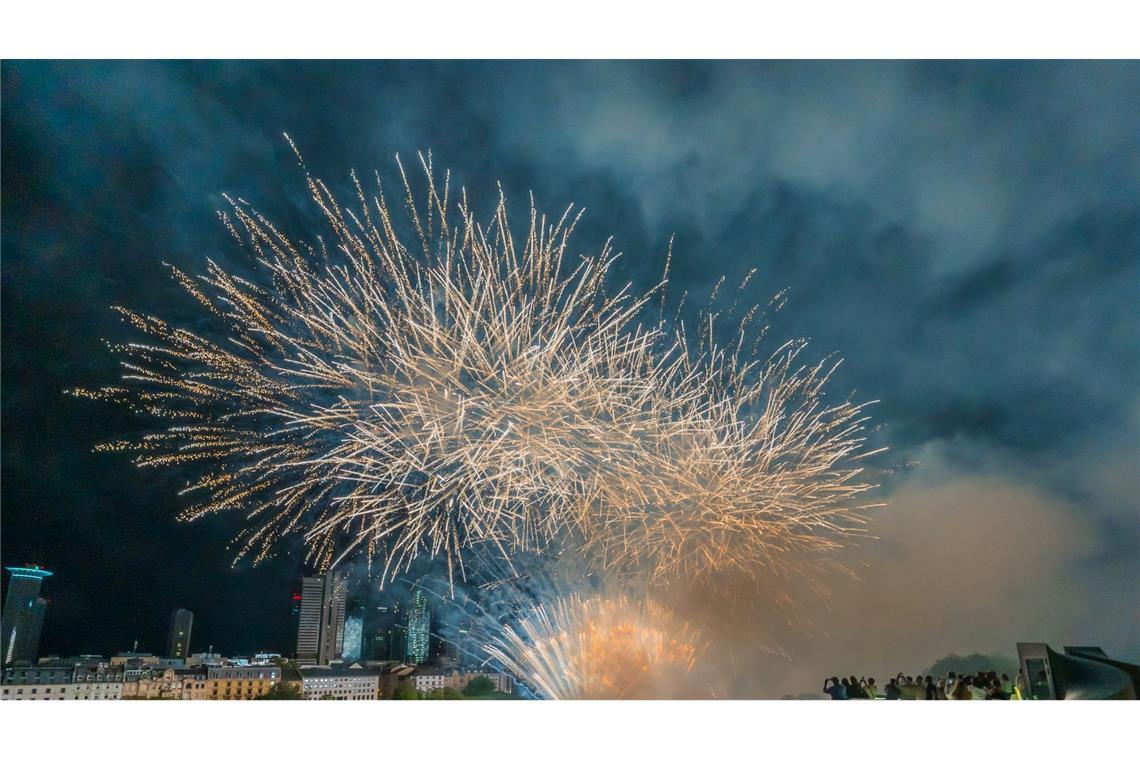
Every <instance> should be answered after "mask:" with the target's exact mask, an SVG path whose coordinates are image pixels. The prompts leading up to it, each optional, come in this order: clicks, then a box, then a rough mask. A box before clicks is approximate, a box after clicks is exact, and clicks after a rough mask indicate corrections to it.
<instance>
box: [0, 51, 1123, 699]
mask: <svg viewBox="0 0 1140 760" xmlns="http://www.w3.org/2000/svg"><path fill="white" fill-rule="evenodd" d="M1137 103H1140V66H1138V65H1137V64H1135V63H1113V62H1103V63H1019V62H993V63H909V62H882V63H842V62H836V63H810V62H776V63H756V64H753V63H528V62H503V63H497V62H484V63H418V62H417V63H412V62H409V63H392V64H389V63H344V62H293V63H269V64H261V63H253V62H233V63H131V62H125V63H85V62H63V63H51V62H5V63H4V64H3V103H2V106H3V108H2V143H3V146H2V150H3V153H2V193H3V196H2V201H3V207H2V235H3V238H2V242H3V251H2V253H3V269H2V276H3V293H2V330H3V335H2V338H3V361H2V371H3V376H2V402H3V420H2V423H3V441H2V443H3V445H2V455H3V471H2V489H3V491H2V500H3V501H2V510H3V512H2V519H3V522H2V527H3V536H2V538H3V544H2V551H3V561H4V563H5V564H11V563H23V562H37V563H41V564H44V565H46V566H47V567H48V568H50V569H52V570H53V571H55V573H56V575H55V577H53V578H51V579H50V580H49V581H48V582H47V583H46V584H45V587H44V591H45V594H46V595H47V596H48V597H50V599H51V602H52V605H51V607H50V609H49V611H48V615H47V621H46V624H45V628H44V635H43V645H42V646H41V653H48V652H59V653H64V654H74V653H79V652H102V653H111V652H114V651H118V650H121V649H125V648H128V647H129V646H130V644H131V642H132V641H133V640H134V639H136V638H137V639H138V640H139V643H140V647H141V648H149V649H156V650H157V649H160V648H161V647H162V645H163V641H164V637H165V627H166V620H167V616H168V615H169V613H170V610H171V609H173V608H174V607H178V606H183V607H188V608H190V609H192V610H194V612H195V624H194V642H193V645H194V646H193V648H194V649H195V650H200V649H204V648H205V647H206V646H207V645H208V644H214V645H215V648H216V649H219V650H222V651H225V652H230V653H234V652H237V653H241V652H245V653H248V652H250V651H252V650H254V649H270V650H279V651H288V650H290V649H291V647H292V642H293V639H294V636H295V631H294V630H293V627H292V626H293V623H292V621H291V619H290V615H289V603H290V602H289V596H290V593H291V592H292V591H293V590H294V588H295V587H296V585H297V582H296V578H297V577H298V576H299V575H300V573H301V572H302V567H301V564H300V560H299V559H298V557H297V554H296V553H292V554H286V555H284V556H281V557H278V558H277V559H275V560H273V561H271V562H270V563H268V564H266V565H263V566H259V567H256V568H254V567H250V566H248V565H239V566H238V567H236V568H231V566H230V564H231V563H230V560H231V558H232V556H233V553H232V549H231V548H230V547H229V546H228V542H229V539H230V537H231V536H232V535H233V534H234V533H235V532H236V530H237V528H238V527H240V525H241V523H242V518H241V516H240V515H236V514H235V515H231V516H226V517H219V518H215V519H207V520H205V521H201V522H197V523H194V524H191V525H185V524H181V523H176V522H175V520H174V517H175V515H176V514H177V513H178V512H179V511H180V508H181V507H183V506H185V505H184V504H181V503H180V501H179V497H178V496H177V494H176V491H177V490H178V488H179V487H180V486H181V485H182V483H183V481H184V478H180V477H179V476H178V473H172V472H161V471H153V470H147V471H141V470H137V469H135V468H134V467H133V466H132V465H130V464H129V462H128V461H127V457H124V456H116V455H112V454H95V453H92V452H91V448H92V446H93V445H94V444H96V443H98V442H101V441H106V440H110V439H114V438H117V437H119V436H121V435H123V434H125V433H130V432H132V431H137V430H141V429H143V428H141V427H140V422H141V421H140V420H136V419H135V418H133V417H132V416H131V415H129V414H127V413H125V412H124V411H123V410H121V409H119V408H116V407H113V406H110V405H103V404H99V403H95V402H90V401H83V400H78V399H74V398H71V397H66V396H65V395H64V393H63V391H64V390H65V389H68V388H71V387H75V386H86V387H97V386H100V385H103V384H106V383H111V382H114V381H115V380H116V379H117V377H118V368H117V365H116V362H115V359H114V357H112V356H111V355H110V354H109V353H108V352H107V351H106V350H105V349H104V346H103V341H104V340H105V339H109V340H120V339H122V338H125V337H127V336H128V335H129V334H130V333H129V331H128V330H127V329H126V328H125V327H124V326H123V325H122V324H121V322H120V320H119V319H118V317H116V316H115V315H114V314H113V313H112V312H111V309H110V307H111V306H113V305H116V304H122V305H125V306H130V307H132V308H135V309H138V310H140V311H144V312H150V313H154V314H156V315H158V316H161V317H163V318H166V319H168V320H175V321H180V322H181V323H183V324H188V325H190V326H193V327H200V326H201V325H202V321H201V319H202V318H201V312H200V310H199V309H197V308H196V306H195V304H194V303H193V302H192V301H189V299H188V298H187V297H186V296H185V294H184V293H183V292H182V291H181V290H180V289H179V287H178V286H177V285H176V284H175V283H174V282H173V281H171V280H170V278H169V276H168V274H167V272H166V270H165V268H164V267H163V266H162V262H170V263H172V264H175V265H177V266H179V267H180V268H182V269H184V270H185V271H188V272H191V273H200V272H202V271H204V268H205V261H206V258H207V257H211V258H214V259H215V260H217V261H219V262H221V263H223V264H224V265H225V266H227V267H229V268H230V269H231V270H235V269H236V270H240V269H241V268H242V267H246V266H248V261H247V260H246V259H245V258H244V255H243V254H242V253H241V252H240V250H238V249H237V248H236V247H235V246H234V244H233V243H232V240H231V239H230V238H229V236H228V234H227V233H226V232H225V230H224V229H223V228H222V226H221V225H220V224H219V223H218V221H217V219H216V217H215V215H214V210H215V209H217V208H220V207H221V204H222V198H221V194H222V193H223V192H227V193H230V194H232V195H237V196H241V197H244V198H246V199H248V200H251V201H252V202H254V203H255V205H256V206H257V207H258V208H259V210H261V211H263V212H265V213H266V215H267V216H269V217H270V218H271V219H274V220H280V221H281V222H282V224H283V226H284V227H285V228H286V229H287V230H288V231H289V232H291V233H293V234H295V235H296V236H298V237H302V238H306V239H311V238H312V234H313V233H314V232H316V231H317V230H315V229H312V228H308V227H306V224H307V223H308V221H310V220H311V219H312V218H313V215H312V210H311V208H310V207H309V205H308V203H307V200H306V190H305V187H304V183H303V174H302V172H301V171H300V170H299V169H298V167H297V165H296V162H295V161H294V160H293V159H292V157H291V155H290V153H289V148H288V146H287V144H286V143H285V141H284V140H283V139H282V137H281V134H282V133H283V132H288V133H289V134H290V135H291V136H292V137H293V138H294V139H295V140H296V142H297V144H298V146H299V147H300V149H301V150H302V152H303V153H304V154H305V158H306V162H307V164H308V165H309V167H310V168H311V169H312V170H313V171H314V173H316V174H318V175H320V176H322V177H323V178H325V179H326V180H329V181H330V184H331V185H332V187H333V188H334V189H336V190H339V191H340V192H341V193H342V194H348V193H349V191H350V189H351V186H350V184H349V179H348V172H349V170H350V169H356V170H357V171H370V170H371V169H373V168H378V169H380V170H381V172H382V173H385V174H387V175H389V176H390V175H391V173H392V172H393V170H394V168H395V167H394V164H393V161H392V157H393V155H394V154H396V153H399V154H400V155H401V156H403V157H410V156H414V154H415V152H416V151H417V150H419V149H428V148H430V149H431V150H432V151H433V154H434V156H435V161H436V164H437V165H438V166H448V167H451V168H452V169H453V176H454V177H456V178H457V182H458V183H462V184H464V185H466V186H467V188H468V191H469V192H470V193H471V195H472V198H473V199H474V201H475V205H476V208H477V209H481V210H482V212H483V214H484V215H485V214H487V213H490V212H491V211H492V210H493V205H492V204H493V202H494V199H495V194H496V188H495V180H501V181H502V183H503V186H504V189H505V190H506V191H507V193H508V196H509V197H510V198H512V199H516V200H515V201H514V203H513V207H514V208H515V209H516V211H517V210H518V209H519V208H520V207H521V206H522V205H523V204H524V203H525V198H526V193H527V192H528V191H533V192H534V193H535V196H536V199H537V201H538V203H539V205H540V207H542V208H545V209H547V210H551V211H555V210H557V211H561V210H562V209H563V208H564V207H565V205H566V204H567V203H569V202H570V201H574V202H576V203H578V204H580V205H584V206H585V207H586V209H587V212H586V217H585V219H584V221H583V224H582V225H581V226H580V228H579V231H578V232H577V233H576V241H577V242H576V245H577V249H578V250H580V251H581V252H590V253H593V252H596V251H597V250H599V249H600V247H601V245H602V244H603V242H604V241H605V239H606V238H607V237H608V236H610V235H613V236H614V243H615V246H616V248H617V249H618V250H621V251H624V252H625V255H624V257H623V264H622V268H621V270H620V272H619V275H620V277H621V278H624V279H627V280H628V279H632V280H634V281H635V282H637V283H638V284H641V285H646V284H650V283H652V282H653V281H654V278H655V277H657V276H658V275H659V274H660V272H661V266H662V262H663V258H664V252H665V249H666V246H667V243H668V239H669V236H670V235H671V234H675V235H676V243H675V248H674V266H673V272H672V274H673V278H672V279H673V281H672V283H671V286H670V287H671V289H673V290H676V291H679V290H681V289H686V288H687V289H689V290H691V291H692V292H693V293H694V294H695V295H702V294H706V293H707V292H708V291H709V290H710V289H711V288H712V286H713V285H714V284H715V282H716V280H717V279H718V278H719V277H720V276H721V275H722V274H727V275H728V278H729V281H733V280H738V279H739V278H740V277H741V276H742V275H743V274H744V273H745V272H747V271H748V270H749V269H751V268H752V267H757V268H758V272H757V276H756V278H755V279H756V283H757V284H756V286H755V287H756V289H757V293H758V296H757V297H758V299H760V300H766V299H767V298H768V297H769V296H771V295H773V294H775V293H776V292H778V291H780V290H781V289H783V288H785V287H787V288H788V305H787V306H786V307H785V308H784V310H783V311H781V312H780V313H779V314H778V315H777V316H776V318H775V323H774V325H773V337H772V340H773V341H775V340H780V339H781V338H782V337H786V336H805V337H809V338H810V339H811V341H812V343H811V348H810V350H809V354H810V357H809V358H814V359H819V358H822V357H824V356H827V355H829V354H831V353H833V352H839V354H841V355H842V356H843V357H844V359H845V361H844V364H843V366H842V368H841V370H840V372H839V373H838V374H837V376H836V378H835V382H836V386H837V388H838V389H839V390H842V391H848V390H850V391H855V392H856V393H857V395H858V397H859V398H874V399H880V400H881V403H880V404H878V405H877V406H876V407H875V409H874V417H875V422H876V424H878V425H879V426H880V427H879V429H878V430H877V431H876V433H875V435H876V439H877V441H878V442H881V443H883V444H885V445H889V446H890V448H891V452H890V453H889V454H888V455H886V456H885V457H884V458H883V459H882V460H881V461H880V465H881V466H882V467H884V468H886V469H887V470H889V472H888V473H887V474H886V476H885V495H886V497H887V498H888V499H889V500H890V501H891V502H892V505H891V507H890V508H889V509H885V510H882V511H881V513H880V515H879V519H878V520H877V522H876V523H875V525H874V526H873V532H874V533H876V534H877V535H878V536H879V539H878V540H877V541H875V542H873V543H871V544H869V545H867V546H865V547H861V548H860V549H858V550H857V551H856V552H855V553H854V554H853V556H852V558H851V559H852V560H853V561H855V562H856V563H857V564H859V563H866V564H865V566H864V565H862V564H860V572H859V575H860V576H861V578H860V579H859V580H846V579H844V580H841V581H837V582H836V584H835V585H834V586H833V589H832V591H833V597H832V600H831V603H830V607H827V608H823V607H821V608H820V609H819V610H818V611H817V614H816V615H815V617H814V618H813V619H814V620H815V623H816V624H817V625H818V626H819V628H821V629H822V630H823V631H825V632H826V634H827V635H826V636H822V635H820V634H819V633H816V634H815V635H814V636H813V637H811V638H809V637H807V636H806V635H801V633H800V632H798V631H792V632H789V633H788V634H786V636H787V639H786V644H787V646H788V649H789V652H790V654H791V655H792V657H793V660H792V662H790V663H789V662H787V661H783V660H773V659H772V658H767V659H765V658H762V657H760V656H757V657H756V658H754V659H750V658H749V656H747V655H745V654H741V655H740V657H739V658H738V659H737V666H736V667H738V668H739V670H740V673H738V674H737V675H738V676H739V678H740V679H741V680H740V683H741V684H742V685H741V687H740V688H741V693H747V694H759V695H761V696H779V695H780V694H782V693H785V692H799V691H810V690H813V689H815V688H817V683H816V682H817V681H821V680H822V678H823V677H824V676H827V675H832V674H833V673H832V671H835V672H837V673H840V674H848V673H850V672H860V673H862V672H869V673H872V674H874V673H882V674H884V675H887V674H893V673H894V672H897V671H898V670H899V669H907V670H911V669H917V668H919V667H922V666H925V665H928V664H930V663H931V662H933V661H934V660H935V659H937V658H938V657H940V656H942V655H945V654H947V653H949V652H951V651H957V652H960V653H967V652H972V651H984V652H990V651H1001V652H1003V653H1007V654H1012V650H1013V645H1014V643H1015V642H1016V641H1017V640H1043V641H1048V642H1050V643H1051V644H1053V645H1054V646H1060V645H1064V644H1092V645H1100V646H1103V647H1105V649H1106V650H1108V651H1109V652H1110V653H1111V654H1116V655H1119V656H1123V657H1126V658H1131V659H1132V660H1134V661H1135V660H1138V659H1140V599H1138V592H1137V588H1138V586H1140V584H1138V579H1140V474H1138V470H1140V109H1138V108H1137ZM515 216H516V222H521V221H525V219H524V218H523V217H522V216H521V215H520V214H518V213H516V215H515ZM6 577H7V576H6V574H5V583H6V582H7V581H6ZM740 646H741V648H742V651H743V650H744V649H747V647H746V644H745V643H744V642H742V643H741V644H740ZM825 671H826V672H825ZM817 675H818V678H817Z"/></svg>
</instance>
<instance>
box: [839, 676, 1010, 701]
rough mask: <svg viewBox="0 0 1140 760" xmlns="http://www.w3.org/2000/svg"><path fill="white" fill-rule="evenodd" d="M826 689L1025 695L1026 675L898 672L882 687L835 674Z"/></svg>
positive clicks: (844, 694)
mask: <svg viewBox="0 0 1140 760" xmlns="http://www.w3.org/2000/svg"><path fill="white" fill-rule="evenodd" d="M823 691H824V693H825V694H827V695H828V696H830V697H831V698H832V699H954V700H964V699H1023V698H1024V697H1023V695H1024V694H1025V693H1026V688H1025V683H1024V678H1022V676H1021V674H1020V673H1018V675H1017V677H1016V678H1014V679H1011V678H1010V677H1009V674H1008V673H1002V674H1001V675H1000V676H999V675H998V674H997V673H996V672H995V671H992V670H991V671H980V670H979V671H978V672H977V673H976V674H973V675H970V674H965V673H963V674H961V675H959V674H958V673H955V672H953V671H951V672H949V673H947V674H946V676H945V677H938V678H936V677H934V676H931V675H927V676H908V675H904V674H903V673H899V674H898V675H896V676H895V677H894V678H892V679H890V680H889V681H888V682H887V685H886V686H885V687H884V688H883V689H882V692H880V691H879V686H878V685H877V684H876V683H875V679H874V678H867V677H866V676H864V677H862V678H856V677H855V676H850V677H848V678H839V677H837V676H832V677H831V678H828V679H826V680H825V681H824V682H823Z"/></svg>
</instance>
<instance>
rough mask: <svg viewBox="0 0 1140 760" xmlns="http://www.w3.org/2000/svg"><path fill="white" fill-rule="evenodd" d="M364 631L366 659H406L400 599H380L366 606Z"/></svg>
mask: <svg viewBox="0 0 1140 760" xmlns="http://www.w3.org/2000/svg"><path fill="white" fill-rule="evenodd" d="M364 631H365V642H364V647H363V649H364V652H363V654H364V655H365V658H366V659H369V660H401V661H402V660H403V659H404V637H403V631H404V615H403V608H402V607H401V605H400V602H399V600H396V601H392V602H389V601H388V600H380V601H376V602H372V603H370V604H368V605H367V606H365V607H364Z"/></svg>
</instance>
